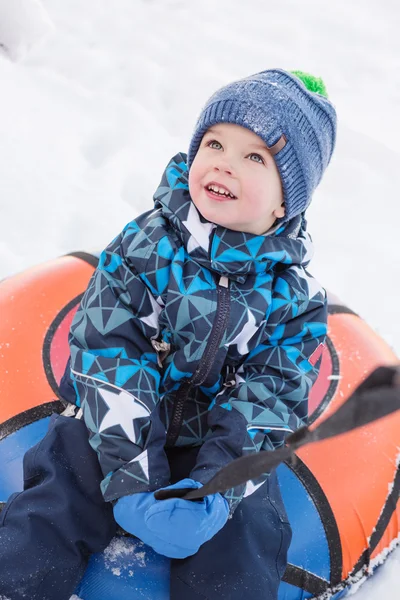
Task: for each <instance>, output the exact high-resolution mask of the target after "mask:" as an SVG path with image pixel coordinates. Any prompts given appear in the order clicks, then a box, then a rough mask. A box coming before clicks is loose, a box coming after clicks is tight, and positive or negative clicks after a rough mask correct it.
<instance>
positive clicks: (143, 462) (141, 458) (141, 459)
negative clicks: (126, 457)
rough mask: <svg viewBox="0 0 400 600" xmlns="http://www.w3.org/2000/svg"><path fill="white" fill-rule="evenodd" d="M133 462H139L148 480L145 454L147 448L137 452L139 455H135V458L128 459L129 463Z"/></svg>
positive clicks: (147, 463) (147, 464)
mask: <svg viewBox="0 0 400 600" xmlns="http://www.w3.org/2000/svg"><path fill="white" fill-rule="evenodd" d="M134 462H138V463H139V464H140V466H141V467H142V471H143V473H144V474H145V476H146V479H147V480H149V457H148V455H147V450H145V451H144V452H142V453H141V454H139V456H137V457H136V458H133V459H132V460H131V461H130V464H131V463H134Z"/></svg>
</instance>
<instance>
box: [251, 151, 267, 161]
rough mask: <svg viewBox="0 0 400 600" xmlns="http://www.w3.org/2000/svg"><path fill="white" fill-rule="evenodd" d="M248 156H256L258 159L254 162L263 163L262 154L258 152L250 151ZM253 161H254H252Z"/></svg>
mask: <svg viewBox="0 0 400 600" xmlns="http://www.w3.org/2000/svg"><path fill="white" fill-rule="evenodd" d="M249 156H257V157H258V158H259V159H260V160H256V161H255V162H260V161H261V163H260V164H264V159H263V157H262V156H260V155H259V154H256V153H255V152H252V153H251V154H249ZM253 162H254V161H253Z"/></svg>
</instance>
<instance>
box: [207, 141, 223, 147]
mask: <svg viewBox="0 0 400 600" xmlns="http://www.w3.org/2000/svg"><path fill="white" fill-rule="evenodd" d="M212 144H218V146H219V147H220V148H222V146H221V144H220V143H219V142H217V140H211V141H210V142H208V144H207V146H209V147H210V148H211V147H212Z"/></svg>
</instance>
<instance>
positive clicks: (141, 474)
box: [69, 230, 170, 501]
mask: <svg viewBox="0 0 400 600" xmlns="http://www.w3.org/2000/svg"><path fill="white" fill-rule="evenodd" d="M124 231H125V230H124ZM126 247H127V242H126V241H124V232H122V233H121V234H120V236H118V237H117V238H116V239H115V240H114V241H113V242H112V243H111V244H110V245H109V246H108V247H107V248H106V250H104V252H103V253H102V254H101V256H100V260H99V264H98V267H97V269H96V270H95V272H94V274H93V276H92V278H91V280H90V282H89V285H88V288H87V290H86V292H85V294H84V296H83V298H82V301H81V304H80V307H79V309H78V311H77V313H76V315H75V317H74V319H73V322H72V325H71V330H70V335H69V344H70V351H71V371H70V375H71V381H72V384H73V386H74V388H75V393H76V403H77V404H78V405H80V406H81V408H82V411H83V418H84V420H85V423H86V426H87V428H88V430H89V441H90V444H91V446H92V447H93V449H94V450H95V451H96V453H97V456H98V459H99V462H100V466H101V468H102V471H103V475H104V479H103V481H102V486H101V487H102V492H103V495H104V498H105V500H107V501H111V500H115V499H117V498H119V497H120V496H124V495H127V494H132V493H136V492H142V491H149V490H155V489H158V488H160V487H162V486H165V485H168V484H169V475H170V471H169V465H168V461H167V458H166V455H165V452H164V444H165V428H164V426H163V425H162V423H161V420H160V417H159V409H160V404H159V393H158V389H159V382H160V367H159V366H158V363H157V354H156V352H155V351H154V350H153V347H152V344H151V339H152V338H155V337H157V334H158V316H159V313H160V312H161V306H160V305H159V304H157V302H156V300H155V299H154V297H153V295H152V294H151V292H150V291H149V290H148V288H147V287H146V285H145V284H144V282H143V281H142V279H141V278H140V276H139V275H138V273H137V272H135V270H134V268H133V266H132V264H130V261H129V260H128V259H127V258H126V256H125V251H126Z"/></svg>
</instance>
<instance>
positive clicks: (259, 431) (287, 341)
mask: <svg viewBox="0 0 400 600" xmlns="http://www.w3.org/2000/svg"><path fill="white" fill-rule="evenodd" d="M276 305H279V300H277V301H276ZM275 308H277V307H276V306H275V307H273V308H272V312H273V311H274V309H275ZM288 308H290V307H286V308H285V311H284V313H286V314H284V315H283V314H282V313H281V314H280V317H281V319H280V321H279V322H278V323H277V322H276V319H271V323H270V324H269V326H268V327H266V329H265V333H264V339H262V340H261V343H259V344H258V345H257V346H256V347H255V349H254V350H253V351H252V352H250V354H249V355H248V356H247V357H246V359H245V361H244V362H243V364H242V365H241V366H240V367H239V369H238V370H237V372H236V385H235V386H234V387H231V388H224V390H223V391H222V392H221V393H220V394H218V395H217V397H216V398H215V399H214V401H213V403H212V404H211V406H210V409H209V413H208V424H209V427H210V428H211V430H212V432H213V433H212V435H211V436H210V438H209V439H208V440H207V441H206V442H205V443H204V444H203V446H202V448H201V450H200V452H199V455H198V458H197V463H196V466H195V468H194V469H193V471H192V473H191V477H192V478H193V479H195V480H197V481H200V482H201V483H206V482H207V481H209V480H210V479H211V478H212V477H213V476H214V475H215V474H216V472H217V471H218V470H219V469H221V468H222V467H224V466H225V465H227V464H228V463H229V462H231V461H232V460H234V459H236V458H239V457H241V456H244V455H246V454H250V453H252V452H258V451H260V450H269V451H271V450H275V449H277V448H279V447H281V446H282V445H284V442H285V437H286V436H287V435H288V434H290V433H291V432H293V431H295V430H296V429H298V428H299V427H301V426H303V425H305V424H306V423H307V416H308V396H309V393H310V390H311V387H312V385H313V383H314V382H315V380H316V378H317V376H318V372H319V366H320V362H321V361H320V360H319V357H320V356H321V355H322V349H323V344H324V342H325V337H326V332H327V303H326V294H325V292H324V291H323V290H321V292H320V293H319V294H318V295H317V297H314V298H313V299H312V300H310V301H309V302H306V303H305V302H304V301H303V302H302V306H301V310H298V311H296V312H297V314H296V316H292V315H291V316H290V317H289V316H288V313H289V312H290V313H292V312H293V311H292V310H288ZM277 311H278V312H279V310H278V309H277ZM275 312H276V311H275ZM274 321H275V322H274ZM266 477H267V476H263V477H261V478H260V479H259V480H257V481H248V482H247V484H246V485H242V486H237V487H236V488H232V489H230V490H228V491H227V492H226V493H225V494H224V495H225V497H226V499H227V500H228V502H229V504H230V510H231V513H232V512H233V511H234V510H235V508H236V507H237V505H238V503H239V502H240V501H241V499H242V498H243V497H246V496H248V495H250V494H251V493H253V492H254V491H255V490H256V489H258V487H260V486H261V485H262V484H263V483H264V481H265V480H266Z"/></svg>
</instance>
